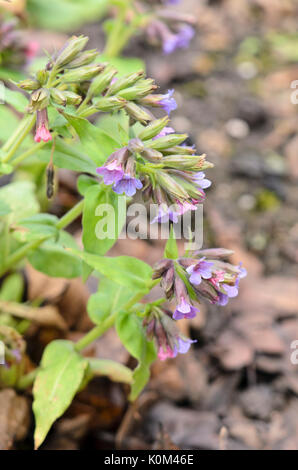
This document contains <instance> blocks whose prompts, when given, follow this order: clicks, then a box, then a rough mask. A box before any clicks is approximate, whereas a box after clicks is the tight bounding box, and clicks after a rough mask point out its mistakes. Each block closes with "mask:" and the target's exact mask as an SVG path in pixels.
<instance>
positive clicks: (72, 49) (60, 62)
mask: <svg viewBox="0 0 298 470" xmlns="http://www.w3.org/2000/svg"><path fill="white" fill-rule="evenodd" d="M88 40H89V38H88V37H86V36H78V37H77V36H72V37H71V38H70V39H69V41H67V42H66V44H65V45H64V46H63V47H62V49H61V50H60V52H58V55H57V57H56V60H55V66H56V67H58V68H61V67H64V66H65V65H67V64H69V62H71V61H72V60H74V59H75V58H76V56H77V55H78V54H79V52H81V51H82V49H84V47H85V46H86V44H87V42H88Z"/></svg>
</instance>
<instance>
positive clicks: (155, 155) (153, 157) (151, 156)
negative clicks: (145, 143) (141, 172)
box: [141, 148, 163, 163]
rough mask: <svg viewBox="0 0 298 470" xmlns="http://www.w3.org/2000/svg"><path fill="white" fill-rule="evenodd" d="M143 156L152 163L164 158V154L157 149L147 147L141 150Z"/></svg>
mask: <svg viewBox="0 0 298 470" xmlns="http://www.w3.org/2000/svg"><path fill="white" fill-rule="evenodd" d="M141 155H142V157H144V158H146V160H148V161H149V162H152V163H161V162H162V159H163V154H162V153H161V152H159V151H158V150H155V149H147V148H145V149H144V150H143V151H142V152H141Z"/></svg>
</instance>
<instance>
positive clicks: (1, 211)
mask: <svg viewBox="0 0 298 470" xmlns="http://www.w3.org/2000/svg"><path fill="white" fill-rule="evenodd" d="M10 212H11V208H10V206H9V205H8V204H7V202H5V201H1V199H0V216H1V217H2V216H4V215H7V214H9V213H10Z"/></svg>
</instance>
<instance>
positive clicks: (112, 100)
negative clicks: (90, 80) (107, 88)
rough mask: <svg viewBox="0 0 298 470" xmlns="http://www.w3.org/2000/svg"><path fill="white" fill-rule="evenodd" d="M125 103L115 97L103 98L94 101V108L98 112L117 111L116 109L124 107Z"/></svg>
mask: <svg viewBox="0 0 298 470" xmlns="http://www.w3.org/2000/svg"><path fill="white" fill-rule="evenodd" d="M126 104H127V101H126V100H125V99H124V98H118V97H117V96H110V97H109V98H106V97H105V96H104V97H102V98H99V99H97V100H94V106H95V108H96V109H97V110H98V111H103V112H109V111H117V110H118V109H121V108H123V107H124V106H126Z"/></svg>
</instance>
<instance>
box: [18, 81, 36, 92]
mask: <svg viewBox="0 0 298 470" xmlns="http://www.w3.org/2000/svg"><path fill="white" fill-rule="evenodd" d="M18 87H19V88H22V90H27V91H33V90H37V89H38V88H40V83H39V81H38V80H34V79H30V78H29V79H27V80H22V81H21V82H19V83H18Z"/></svg>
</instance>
